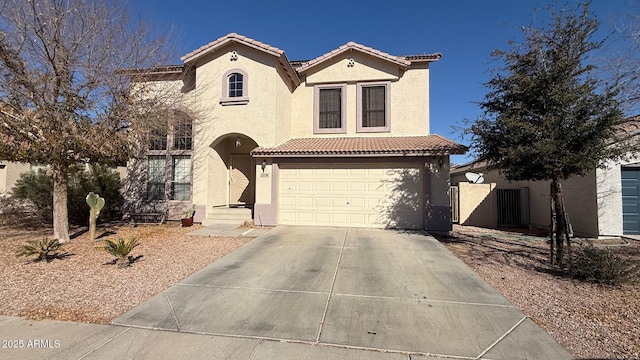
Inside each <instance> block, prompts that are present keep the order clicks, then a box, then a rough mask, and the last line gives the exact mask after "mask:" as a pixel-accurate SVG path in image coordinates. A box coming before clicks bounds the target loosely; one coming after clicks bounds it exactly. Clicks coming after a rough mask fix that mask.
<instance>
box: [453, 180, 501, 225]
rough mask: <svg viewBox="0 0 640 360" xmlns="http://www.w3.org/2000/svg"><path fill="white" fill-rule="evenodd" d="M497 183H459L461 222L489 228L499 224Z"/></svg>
mask: <svg viewBox="0 0 640 360" xmlns="http://www.w3.org/2000/svg"><path fill="white" fill-rule="evenodd" d="M495 188H496V184H495V183H483V184H471V183H468V182H460V183H458V198H459V207H458V208H459V211H460V212H459V215H458V216H459V223H460V224H461V225H472V226H480V227H487V228H495V227H496V226H497V218H498V216H497V202H496V193H495V191H494V190H495Z"/></svg>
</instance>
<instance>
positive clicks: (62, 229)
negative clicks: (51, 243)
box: [53, 169, 69, 242]
mask: <svg viewBox="0 0 640 360" xmlns="http://www.w3.org/2000/svg"><path fill="white" fill-rule="evenodd" d="M53 237H54V238H55V239H58V240H59V241H60V242H67V241H69V214H68V213H67V172H66V171H60V170H56V169H54V170H53Z"/></svg>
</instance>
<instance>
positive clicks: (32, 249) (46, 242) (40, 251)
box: [16, 238, 63, 262]
mask: <svg viewBox="0 0 640 360" xmlns="http://www.w3.org/2000/svg"><path fill="white" fill-rule="evenodd" d="M62 247H63V244H62V243H60V241H58V239H47V238H42V239H40V240H31V241H27V244H26V245H22V246H20V247H19V248H18V250H17V251H16V256H18V257H20V256H32V255H38V257H36V258H35V259H34V261H42V260H46V261H47V262H49V261H51V260H52V259H55V258H56V257H58V254H59V252H58V251H60V250H62Z"/></svg>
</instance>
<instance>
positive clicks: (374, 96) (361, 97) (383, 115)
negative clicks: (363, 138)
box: [356, 82, 391, 132]
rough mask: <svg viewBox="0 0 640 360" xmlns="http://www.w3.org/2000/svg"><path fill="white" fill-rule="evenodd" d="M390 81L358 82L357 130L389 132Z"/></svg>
mask: <svg viewBox="0 0 640 360" xmlns="http://www.w3.org/2000/svg"><path fill="white" fill-rule="evenodd" d="M389 89H390V83H389V82H375V83H359V84H358V85H357V92H358V93H357V101H358V107H357V113H358V116H357V118H358V120H357V124H356V131H357V132H389V131H390V130H391V125H390V113H391V112H390V111H389V107H390V102H391V101H390V99H391V97H390V95H389Z"/></svg>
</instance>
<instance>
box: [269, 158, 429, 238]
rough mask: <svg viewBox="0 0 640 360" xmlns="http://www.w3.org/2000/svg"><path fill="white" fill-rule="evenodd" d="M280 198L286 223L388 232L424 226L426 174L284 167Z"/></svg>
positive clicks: (375, 167)
mask: <svg viewBox="0 0 640 360" xmlns="http://www.w3.org/2000/svg"><path fill="white" fill-rule="evenodd" d="M314 167H318V168H314ZM279 193H280V209H279V210H280V223H282V224H291V225H296V224H297V225H337V226H360V227H383V228H384V227H395V226H397V225H398V226H399V225H402V227H408V228H421V227H422V224H423V219H422V218H423V213H424V211H423V205H424V204H423V202H424V196H423V189H422V172H421V169H420V168H419V167H418V166H417V165H416V166H414V167H408V168H401V167H400V168H399V167H397V165H395V166H394V165H391V166H389V165H387V166H385V165H384V164H375V165H369V166H365V165H362V164H360V165H349V164H346V165H345V164H340V165H312V164H304V165H301V164H298V165H292V164H282V165H281V166H280V192H279ZM294 199H295V200H294ZM409 202H412V204H408V203H409ZM414 203H415V204H414Z"/></svg>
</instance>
